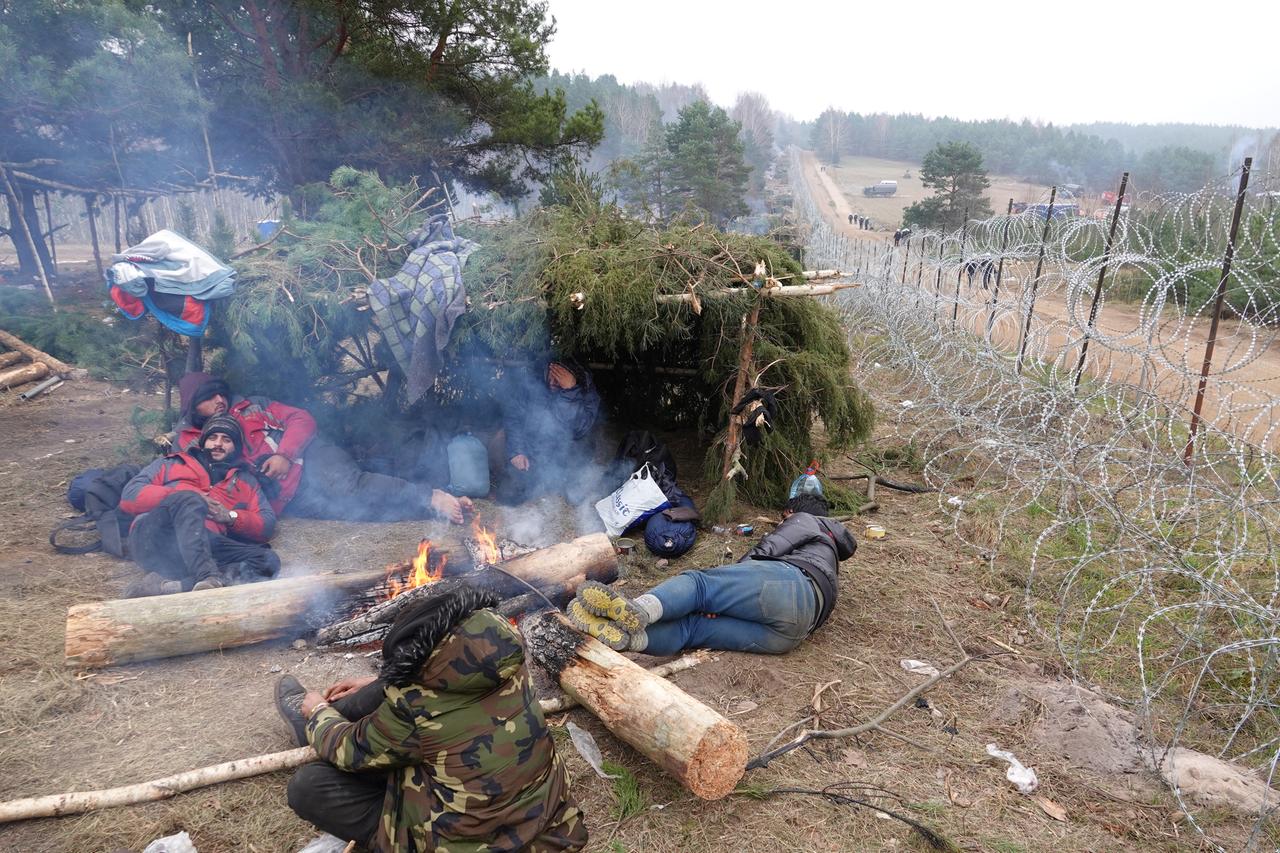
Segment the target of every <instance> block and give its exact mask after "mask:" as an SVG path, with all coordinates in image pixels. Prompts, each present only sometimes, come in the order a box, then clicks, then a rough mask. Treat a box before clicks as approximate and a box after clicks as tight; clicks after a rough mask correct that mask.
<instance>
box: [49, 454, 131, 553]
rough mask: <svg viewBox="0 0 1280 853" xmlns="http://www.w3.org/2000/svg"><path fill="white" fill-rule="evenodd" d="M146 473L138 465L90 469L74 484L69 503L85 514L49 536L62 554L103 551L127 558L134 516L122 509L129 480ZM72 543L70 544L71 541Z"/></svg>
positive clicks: (51, 543) (56, 549) (60, 526)
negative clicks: (122, 498)
mask: <svg viewBox="0 0 1280 853" xmlns="http://www.w3.org/2000/svg"><path fill="white" fill-rule="evenodd" d="M140 470H142V469H141V468H139V467H138V466H137V465H129V464H124V465H117V466H116V467H114V468H110V469H107V470H105V471H104V470H101V469H90V470H89V471H86V472H84V473H83V474H81V475H80V476H78V477H76V478H74V479H73V480H72V481H71V486H70V487H69V488H68V490H67V500H68V501H69V502H70V503H71V505H72V506H74V507H75V508H76V509H80V510H83V511H84V515H81V516H77V517H75V518H71V519H68V520H66V521H64V522H62V523H61V524H59V525H58V526H57V527H55V528H53V532H52V533H50V534H49V544H50V545H52V546H53V548H54V550H55V551H57V552H58V553H60V554H88V553H91V552H93V551H97V550H99V549H101V550H103V551H106V552H107V553H108V554H110V555H112V556H113V557H124V556H127V548H126V540H127V538H128V535H129V525H130V524H132V523H133V516H132V515H129V514H128V513H126V512H122V511H120V509H118V507H119V505H120V496H121V494H123V492H124V487H125V486H126V485H128V484H129V481H130V480H132V479H133V478H134V477H136V476H137V475H138V472H139V471H140ZM68 540H69V541H68Z"/></svg>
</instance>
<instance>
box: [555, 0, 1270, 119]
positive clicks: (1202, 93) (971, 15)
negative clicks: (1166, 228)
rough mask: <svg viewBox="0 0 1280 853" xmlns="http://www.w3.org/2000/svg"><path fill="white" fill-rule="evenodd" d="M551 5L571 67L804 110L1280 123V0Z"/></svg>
mask: <svg viewBox="0 0 1280 853" xmlns="http://www.w3.org/2000/svg"><path fill="white" fill-rule="evenodd" d="M549 4H550V10H551V14H552V15H554V16H555V18H556V20H557V22H558V25H559V31H558V33H557V35H556V38H555V40H554V41H553V42H552V44H551V46H550V48H549V51H548V52H549V56H550V59H551V64H552V66H553V67H555V68H558V69H559V70H561V71H585V72H586V73H588V74H590V75H591V76H593V77H595V76H599V75H601V74H613V75H614V76H615V77H617V78H618V79H619V80H620V81H622V82H624V83H634V82H637V81H641V80H645V81H649V82H654V83H658V82H676V83H695V82H701V83H702V84H703V85H704V86H705V87H706V88H707V91H708V92H709V93H710V95H711V97H712V100H714V101H715V102H716V103H719V104H723V105H726V106H727V105H729V104H731V103H732V102H733V100H734V98H735V97H736V95H737V93H738V92H740V91H745V90H755V91H758V92H761V93H763V94H764V95H765V96H766V97H767V98H768V99H769V102H770V104H772V106H773V107H774V109H777V110H780V111H782V112H785V113H789V114H791V115H792V116H794V117H795V118H798V119H812V118H814V117H816V116H817V115H818V114H819V113H820V112H822V110H823V109H825V108H826V107H828V106H835V107H837V108H840V109H845V110H849V111H853V112H863V113H868V112H892V113H898V112H911V113H924V114H925V115H929V116H937V115H951V116H955V117H958V118H963V119H985V118H1010V119H1015V120H1021V119H1023V118H1029V119H1031V120H1033V121H1046V122H1049V121H1051V122H1054V123H1055V124H1070V123H1075V122H1087V121H1124V122H1131V123H1142V122H1190V123H1198V124H1241V125H1247V126H1253V127H1277V126H1280V73H1277V69H1278V64H1277V55H1278V54H1280V2H1277V0H1224V2H1216V3H1215V2H1207V3H1200V2H1197V3H1191V2H1187V0H1182V2H1178V0H1172V2H1171V0H1161V1H1160V2H1156V0H1141V2H1136V0H1108V2H1101V0H1071V2H1068V3H1045V2H1035V0H951V2H937V0H917V2H909V0H899V1H898V2H893V0H889V2H880V3H869V2H856V1H855V0H850V2H842V3H823V2H814V0H791V2H785V1H784V2H777V0H774V2H770V3H765V2H758V0H738V2H723V0H683V2H673V1H672V0H631V2H627V3H620V2H617V0H603V2H602V0H549ZM1188 9H1194V12H1193V13H1192V12H1188V11H1186V10H1188ZM1237 39H1238V40H1239V46H1238V47H1237V46H1236V40H1237ZM1117 42H1119V43H1120V44H1121V45H1122V47H1121V48H1120V49H1119V52H1118V53H1117V51H1116V49H1115V48H1113V47H1112V45H1114V44H1115V43H1117ZM1046 57H1047V59H1046ZM1117 57H1118V58H1117ZM953 65H954V66H963V67H966V68H968V69H969V70H967V71H965V72H963V73H960V72H957V71H954V70H952V67H953ZM1046 65H1047V66H1048V68H1049V69H1050V72H1049V73H1048V74H1045V73H1044V72H1045V69H1046Z"/></svg>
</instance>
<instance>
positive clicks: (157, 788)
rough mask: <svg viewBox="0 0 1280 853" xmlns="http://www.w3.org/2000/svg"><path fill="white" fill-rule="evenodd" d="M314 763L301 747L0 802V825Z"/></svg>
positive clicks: (161, 796) (150, 798)
mask: <svg viewBox="0 0 1280 853" xmlns="http://www.w3.org/2000/svg"><path fill="white" fill-rule="evenodd" d="M317 760H318V756H317V755H316V753H315V750H313V749H312V748H311V747H309V746H302V747H298V748H297V749H288V750H285V751H284V752H272V753H268V754H267V755H255V756H253V757H252V758H240V759H236V760H235V761H226V762H223V763H222V764H214V765H212V766H211V767H201V768H200V769H199V770H188V771H186V772H184V773H175V774H174V775H172V776H165V777H164V778H163V779H153V780H152V781H150V782H139V783H138V784H136V785H124V786H122V787H119V788H106V789H103V790H100V791H77V792H74V793H67V794H50V795H49V796H46V797H28V798H26V799H21V800H10V801H8V802H5V803H0V823H9V822H12V821H15V820H30V819H32V818H37V817H58V816H61V815H69V814H81V813H83V812H89V811H94V810H96V809H107V808H113V807H115V806H128V805H133V804H135V803H150V802H155V801H157V800H167V799H169V798H170V797H173V796H175V795H177V794H181V793H183V792H184V791H193V790H195V789H196V788H204V787H207V786H209V785H216V784H218V783H219V782H230V781H232V780H235V779H247V778H249V777H250V776H260V775H262V774H263V773H274V772H275V771H277V770H291V769H293V768H295V767H301V766H302V765H303V764H307V763H309V762H312V761H317Z"/></svg>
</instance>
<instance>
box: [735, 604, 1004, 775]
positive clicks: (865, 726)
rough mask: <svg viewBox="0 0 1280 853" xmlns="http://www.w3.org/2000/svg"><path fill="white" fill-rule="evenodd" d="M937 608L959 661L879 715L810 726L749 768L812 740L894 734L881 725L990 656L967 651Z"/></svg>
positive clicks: (935, 606) (760, 757) (935, 607)
mask: <svg viewBox="0 0 1280 853" xmlns="http://www.w3.org/2000/svg"><path fill="white" fill-rule="evenodd" d="M933 607H934V610H936V611H937V613H938V618H939V619H941V620H942V627H943V628H944V629H946V632H947V635H948V636H950V637H951V640H952V642H954V643H955V644H956V648H958V649H959V650H960V655H961V657H960V660H958V661H956V662H955V663H953V664H952V665H951V666H949V667H947V668H946V669H944V670H942V671H941V672H939V673H938V674H937V675H934V676H931V677H930V678H928V679H926V680H925V681H922V682H921V683H920V684H917V685H916V686H915V687H913V688H912V689H911V690H908V691H907V692H906V693H904V694H902V696H900V697H898V699H897V700H896V701H895V702H894V703H893V704H891V705H889V707H887V708H885V709H884V710H883V711H881V712H880V713H879V714H876V715H875V716H874V717H872V718H871V719H870V720H868V721H867V722H865V723H860V724H858V725H856V726H849V727H848V728H843V729H809V730H807V731H803V732H801V733H800V734H798V735H796V737H794V738H793V739H792V740H790V741H789V742H787V743H785V744H783V745H782V746H780V747H778V748H776V749H770V748H769V747H765V751H764V752H762V753H760V754H759V755H757V756H756V757H755V758H753V759H751V760H750V761H748V762H747V769H748V770H756V769H758V768H760V767H768V766H769V762H771V761H773V760H774V759H775V758H778V757H780V756H783V755H786V754H787V753H788V752H791V751H792V750H796V749H799V748H800V747H802V746H804V745H805V744H806V743H808V742H809V741H811V740H816V739H831V738H846V737H857V736H858V735H860V734H865V733H866V732H869V731H878V732H881V733H883V734H893V733H891V732H888V731H886V730H885V729H883V728H881V727H880V724H881V723H883V722H884V721H885V720H887V719H889V718H890V717H892V716H893V715H894V714H896V713H897V712H898V711H901V710H902V709H903V708H905V707H906V706H907V705H909V704H911V703H912V702H914V701H915V700H916V697H918V696H921V695H923V694H925V693H927V692H928V691H930V690H932V689H933V687H934V686H935V685H937V684H938V682H940V681H943V680H944V679H947V678H950V677H951V676H952V675H954V674H956V673H957V672H959V671H960V670H962V669H964V668H965V667H966V666H968V665H969V664H971V663H973V662H974V661H976V660H982V659H984V658H985V657H986V655H977V656H974V655H970V654H969V653H968V652H966V651H965V650H964V646H963V645H962V644H961V643H960V640H959V639H958V638H957V637H956V635H955V633H954V632H953V631H952V630H951V626H950V625H948V624H947V620H946V619H944V618H943V617H942V609H941V608H939V607H938V603H937V602H936V601H935V602H934V603H933ZM810 720H815V721H816V716H812V717H809V718H806V719H805V720H804V721H803V722H805V723H807V722H809V721H810ZM795 726H796V724H795V723H792V724H791V725H790V726H788V727H787V728H786V729H783V732H786V731H787V730H788V729H791V728H794V727H795ZM781 734H782V733H779V735H778V736H775V737H774V739H773V740H772V741H770V742H769V746H770V747H771V746H772V745H773V744H774V743H775V742H777V740H778V737H780V736H781ZM893 736H894V737H901V735H896V734H894V735H893ZM902 739H903V740H906V738H902Z"/></svg>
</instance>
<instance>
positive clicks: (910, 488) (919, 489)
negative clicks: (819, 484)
mask: <svg viewBox="0 0 1280 853" xmlns="http://www.w3.org/2000/svg"><path fill="white" fill-rule="evenodd" d="M870 476H871V475H870V474H828V475H827V479H828V480H865V479H867V478H868V477H870ZM876 482H877V483H879V484H880V485H882V486H884V487H886V488H889V489H893V490H894V491H896V492H907V493H909V494H913V495H924V494H928V493H930V492H936V491H938V490H937V489H934V488H930V487H929V486H917V485H915V484H913V483H896V482H894V481H893V480H890V479H887V478H885V477H881V476H879V475H877V476H876Z"/></svg>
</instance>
